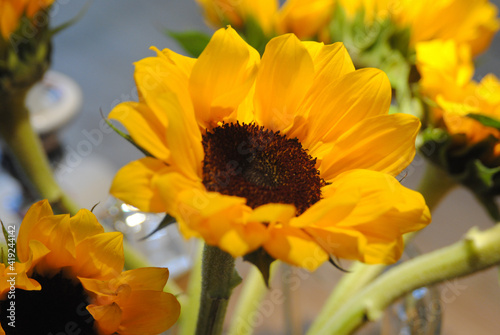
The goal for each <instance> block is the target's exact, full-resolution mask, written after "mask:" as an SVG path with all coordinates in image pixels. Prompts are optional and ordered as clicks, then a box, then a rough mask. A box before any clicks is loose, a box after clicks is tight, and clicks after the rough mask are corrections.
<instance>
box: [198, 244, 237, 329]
mask: <svg viewBox="0 0 500 335" xmlns="http://www.w3.org/2000/svg"><path fill="white" fill-rule="evenodd" d="M201 273H202V282H201V299H200V310H199V313H198V323H197V325H196V334H197V335H216V334H221V333H222V328H223V324H224V316H225V314H226V309H227V304H228V302H229V297H230V296H231V291H232V290H233V288H234V287H235V286H236V285H238V284H239V282H240V281H241V278H239V277H238V276H237V274H236V271H235V269H234V258H233V257H232V256H231V255H230V254H228V253H227V252H225V251H222V250H220V249H219V248H217V247H213V246H209V245H206V244H205V247H204V249H203V264H202V269H201Z"/></svg>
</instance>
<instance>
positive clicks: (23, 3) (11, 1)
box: [0, 0, 54, 39]
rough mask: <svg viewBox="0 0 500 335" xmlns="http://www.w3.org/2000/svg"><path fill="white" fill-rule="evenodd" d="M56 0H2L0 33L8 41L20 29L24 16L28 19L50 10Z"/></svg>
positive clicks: (0, 6) (0, 1) (0, 0)
mask: <svg viewBox="0 0 500 335" xmlns="http://www.w3.org/2000/svg"><path fill="white" fill-rule="evenodd" d="M53 2H54V0H0V32H1V33H2V36H3V38H4V39H8V38H9V36H10V34H12V33H13V32H14V31H15V30H16V29H17V28H18V27H19V23H20V20H21V19H22V18H23V14H25V15H26V17H27V18H28V19H32V18H33V16H34V15H35V14H36V13H37V12H38V11H40V10H42V9H45V8H48V7H49V6H50V5H52V3H53Z"/></svg>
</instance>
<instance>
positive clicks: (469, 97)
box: [416, 40, 500, 157]
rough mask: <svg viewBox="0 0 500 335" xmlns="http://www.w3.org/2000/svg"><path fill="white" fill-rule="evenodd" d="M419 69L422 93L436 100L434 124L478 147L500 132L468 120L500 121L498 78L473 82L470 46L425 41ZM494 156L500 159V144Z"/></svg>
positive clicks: (420, 52) (450, 42) (499, 86)
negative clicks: (482, 118) (474, 117)
mask: <svg viewBox="0 0 500 335" xmlns="http://www.w3.org/2000/svg"><path fill="white" fill-rule="evenodd" d="M416 50H417V68H418V71H419V73H420V75H421V80H420V86H421V90H422V93H423V94H424V95H425V96H427V97H429V98H430V99H432V100H433V101H434V102H435V104H436V106H435V107H433V108H432V116H433V120H432V122H433V123H434V124H435V125H437V126H440V125H443V126H444V127H445V128H446V130H447V131H448V132H449V133H450V134H465V135H466V137H467V139H468V142H469V143H470V144H474V143H477V142H480V141H482V140H484V139H486V138H487V137H488V136H490V135H493V136H495V137H496V138H497V139H499V140H500V132H499V131H498V130H497V129H495V128H492V127H487V126H484V125H482V124H481V123H480V122H478V121H476V120H473V119H471V118H469V117H467V116H466V115H467V114H482V115H485V116H487V117H490V118H493V119H496V120H500V81H499V80H498V78H496V77H495V76H494V75H492V74H489V75H487V76H485V77H484V78H483V79H482V80H481V82H479V83H478V82H476V81H474V80H472V76H473V74H474V66H473V63H472V59H471V58H472V56H471V52H470V49H469V47H468V46H466V45H460V46H459V45H457V44H455V43H454V42H453V41H440V40H436V41H432V42H423V43H419V44H418V45H417V48H416ZM494 156H495V157H498V156H500V144H497V145H496V146H495V152H494Z"/></svg>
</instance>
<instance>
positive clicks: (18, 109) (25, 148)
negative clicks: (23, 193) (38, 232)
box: [0, 91, 78, 215]
mask: <svg viewBox="0 0 500 335" xmlns="http://www.w3.org/2000/svg"><path fill="white" fill-rule="evenodd" d="M26 93H27V91H22V92H19V93H18V94H15V95H5V94H4V95H0V98H1V99H0V100H1V101H2V102H1V104H0V117H1V122H0V136H1V137H2V138H3V139H4V141H5V143H6V144H7V146H8V148H9V150H10V152H11V153H12V155H13V156H14V159H15V161H16V163H17V164H18V165H19V167H20V168H21V169H22V171H23V172H24V177H25V178H26V179H27V180H28V181H29V183H30V185H29V186H31V187H32V188H34V190H35V191H36V192H37V193H38V195H39V196H40V197H41V198H44V199H47V200H49V202H50V203H51V204H52V206H53V208H54V209H55V211H56V212H62V213H70V214H72V215H74V214H76V212H77V211H78V206H76V205H75V204H74V203H73V201H72V200H71V199H70V198H69V197H68V196H67V195H66V194H64V192H63V191H62V190H61V188H60V187H59V185H58V184H57V182H56V180H55V179H54V176H53V175H52V169H51V168H50V164H49V161H48V159H47V156H46V155H45V151H44V150H43V147H42V144H41V142H40V138H39V137H38V135H37V134H36V133H35V131H34V130H33V128H32V126H31V123H30V117H29V112H28V110H27V109H26V107H25V104H24V101H25V97H26Z"/></svg>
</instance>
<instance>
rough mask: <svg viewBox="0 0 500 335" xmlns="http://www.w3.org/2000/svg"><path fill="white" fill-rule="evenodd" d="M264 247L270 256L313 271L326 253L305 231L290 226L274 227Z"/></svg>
mask: <svg viewBox="0 0 500 335" xmlns="http://www.w3.org/2000/svg"><path fill="white" fill-rule="evenodd" d="M269 235H270V236H269V239H268V241H267V242H266V243H264V249H265V250H266V251H267V252H268V253H269V255H271V256H272V257H274V258H276V259H279V260H282V261H284V262H287V263H290V264H292V265H295V266H299V267H302V268H305V269H307V270H309V271H314V270H316V268H317V267H318V266H320V265H321V264H323V262H325V261H326V260H328V254H327V253H326V252H325V251H324V250H323V249H322V248H321V247H320V246H319V245H318V244H317V243H316V242H315V241H314V240H313V239H312V238H311V237H310V236H309V235H308V234H306V233H305V232H303V231H302V230H301V229H298V228H292V227H274V228H272V229H270V231H269Z"/></svg>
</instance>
